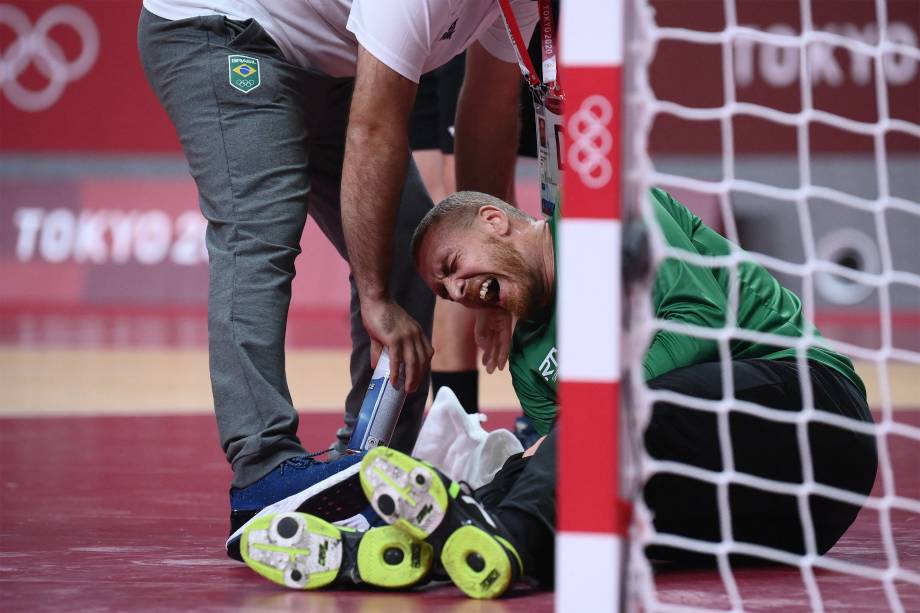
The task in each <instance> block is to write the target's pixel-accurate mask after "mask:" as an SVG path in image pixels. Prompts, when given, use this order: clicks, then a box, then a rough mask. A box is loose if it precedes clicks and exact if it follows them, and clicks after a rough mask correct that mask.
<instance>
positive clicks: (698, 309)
mask: <svg viewBox="0 0 920 613" xmlns="http://www.w3.org/2000/svg"><path fill="white" fill-rule="evenodd" d="M652 196H653V197H654V200H653V202H654V206H655V212H656V215H655V219H656V221H657V222H658V226H659V227H660V229H661V231H662V233H663V234H664V237H665V239H666V241H667V242H668V244H669V245H670V246H672V247H677V248H678V249H683V250H685V251H689V252H691V253H698V250H697V248H696V246H695V245H694V242H693V238H694V236H695V235H696V234H697V233H698V232H700V230H701V229H706V230H708V231H710V232H711V230H709V229H708V227H706V226H705V225H703V224H702V222H701V221H700V220H699V218H697V217H696V216H695V215H693V214H692V213H691V212H690V211H688V210H687V209H686V208H684V207H683V206H682V205H679V204H677V203H676V202H675V201H674V200H673V199H672V198H671V197H670V196H669V195H668V194H667V193H665V192H663V191H660V190H657V191H656V192H653V193H652ZM652 300H653V303H654V309H655V317H657V318H659V319H665V320H669V321H676V322H682V323H687V324H691V325H696V326H700V327H704V328H712V329H716V328H721V327H723V326H724V325H725V316H726V310H727V308H728V301H727V299H726V296H725V290H724V289H723V288H722V287H721V286H720V285H719V283H718V281H716V277H715V275H713V272H712V269H710V268H706V267H703V266H694V265H692V264H688V263H687V262H684V261H682V260H678V259H673V258H669V259H667V260H665V261H664V262H662V264H661V266H659V268H658V270H657V271H656V273H655V282H654V286H653V288H652ZM717 356H718V344H717V343H716V342H715V341H712V340H709V339H704V338H700V337H696V336H690V335H688V334H681V333H678V332H671V331H667V330H662V331H660V332H658V333H657V334H655V337H654V339H652V344H651V346H650V347H649V349H648V351H647V352H646V354H645V359H644V360H643V368H644V372H645V378H646V379H652V378H654V377H657V376H658V375H662V374H664V373H666V372H668V371H671V370H674V369H676V368H681V367H683V366H690V365H692V364H699V363H701V362H707V361H710V360H715V359H717Z"/></svg>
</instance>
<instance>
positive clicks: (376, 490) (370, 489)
mask: <svg viewBox="0 0 920 613" xmlns="http://www.w3.org/2000/svg"><path fill="white" fill-rule="evenodd" d="M361 487H362V488H363V489H364V493H365V495H366V496H367V499H368V500H370V502H371V505H372V506H373V507H374V510H375V511H377V513H378V514H379V515H380V517H382V518H383V519H384V521H386V522H387V523H389V524H391V525H392V526H393V527H395V528H398V529H400V530H403V531H405V532H406V533H407V534H409V535H411V536H412V537H413V538H415V539H424V538H427V537H428V536H430V535H431V534H432V533H433V532H434V531H435V530H436V529H437V528H438V526H440V525H441V522H442V521H443V520H444V517H445V516H446V514H447V509H448V505H449V504H450V498H451V497H453V495H456V492H451V491H449V487H450V488H452V487H453V486H447V485H446V484H445V483H444V481H442V480H441V478H440V476H439V475H438V474H437V472H435V470H434V469H433V468H431V467H430V466H429V465H428V464H425V463H424V462H421V461H419V460H416V459H414V458H412V457H409V456H407V455H405V454H402V453H400V452H398V451H393V450H392V449H387V448H384V447H377V448H376V449H373V450H371V451H369V452H368V454H367V456H365V458H364V460H362V462H361ZM513 551H514V547H513V546H512V545H511V544H510V543H508V542H507V541H504V539H502V538H501V537H500V536H497V535H492V534H490V533H489V532H486V531H485V530H483V529H481V528H478V527H476V526H472V525H465V526H460V527H459V528H457V529H456V530H454V531H453V532H451V533H450V536H448V537H447V540H445V541H444V545H443V547H442V548H441V552H440V559H441V564H442V565H443V566H444V570H445V571H447V574H448V576H450V579H451V581H453V583H454V585H456V586H457V587H459V588H460V589H461V590H462V591H463V592H464V593H465V594H466V595H467V596H469V597H470V598H478V599H487V598H497V597H499V596H501V595H502V594H504V593H505V592H506V591H507V590H508V587H509V586H510V585H511V584H512V583H513V581H514V569H513V567H512V561H511V558H510V556H511V555H514V556H515V557H516V556H517V554H514V553H511V552H513ZM518 564H520V561H519V560H518Z"/></svg>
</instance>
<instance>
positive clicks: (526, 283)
mask: <svg viewBox="0 0 920 613" xmlns="http://www.w3.org/2000/svg"><path fill="white" fill-rule="evenodd" d="M489 244H490V248H491V250H492V258H493V259H494V261H495V268H496V270H497V271H501V273H502V274H503V275H504V276H505V277H507V278H509V279H512V280H513V281H514V283H515V285H517V286H518V289H519V290H520V291H519V292H518V293H517V294H514V293H506V294H505V308H506V309H507V310H508V311H510V312H511V314H512V315H514V316H515V317H516V318H518V319H528V318H529V317H531V316H533V315H534V314H535V313H536V312H537V311H539V310H540V307H542V306H543V305H544V304H545V302H546V289H545V288H544V287H543V284H542V283H541V282H540V277H539V274H538V272H537V271H536V270H534V269H533V268H531V267H529V266H527V262H526V261H525V260H524V258H523V257H522V256H521V254H520V253H518V252H517V250H516V249H514V248H513V247H511V246H509V245H506V244H505V243H503V242H501V241H500V240H498V239H496V238H491V239H490V241H489ZM499 283H501V282H499Z"/></svg>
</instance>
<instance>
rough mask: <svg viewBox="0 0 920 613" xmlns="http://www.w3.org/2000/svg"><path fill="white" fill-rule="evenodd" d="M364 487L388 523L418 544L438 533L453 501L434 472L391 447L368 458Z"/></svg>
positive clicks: (363, 468) (363, 467)
mask: <svg viewBox="0 0 920 613" xmlns="http://www.w3.org/2000/svg"><path fill="white" fill-rule="evenodd" d="M361 487H362V489H364V494H365V495H366V496H367V499H368V500H369V501H370V503H371V506H373V507H374V510H375V511H377V513H378V514H379V515H380V516H381V517H382V518H383V519H384V521H386V522H387V523H388V524H390V525H392V526H396V527H397V528H399V529H400V530H403V531H404V532H405V533H407V534H409V535H410V536H412V537H413V538H415V539H417V540H422V539H424V538H426V537H427V536H429V535H430V534H431V533H432V532H434V531H435V530H436V529H437V527H438V526H439V525H440V524H441V521H442V520H443V519H444V515H445V514H446V512H447V505H448V503H449V501H450V499H449V496H448V491H447V486H446V485H445V484H444V482H443V481H441V478H440V477H439V476H438V474H437V473H436V472H435V471H434V469H433V468H431V467H430V466H429V465H427V464H425V463H424V462H420V461H419V460H416V459H414V458H412V457H410V456H407V455H406V454H404V453H400V452H398V451H395V450H393V449H389V448H387V447H376V448H374V449H372V450H370V451H369V452H368V453H367V455H366V456H364V459H363V460H362V461H361Z"/></svg>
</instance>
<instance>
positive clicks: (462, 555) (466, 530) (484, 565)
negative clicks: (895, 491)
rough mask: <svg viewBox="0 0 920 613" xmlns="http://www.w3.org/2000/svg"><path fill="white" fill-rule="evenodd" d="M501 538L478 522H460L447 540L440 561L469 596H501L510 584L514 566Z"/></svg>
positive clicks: (451, 577) (451, 578) (456, 583)
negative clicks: (476, 524) (477, 523)
mask: <svg viewBox="0 0 920 613" xmlns="http://www.w3.org/2000/svg"><path fill="white" fill-rule="evenodd" d="M500 540H502V539H501V537H499V536H493V535H491V534H489V533H488V532H486V531H485V530H483V529H481V528H477V527H476V526H461V527H460V528H457V529H456V530H454V531H453V532H452V533H451V535H450V536H449V537H448V539H447V540H446V541H445V542H444V548H443V549H442V550H441V564H442V565H443V566H444V570H446V571H447V574H448V576H450V580H451V581H453V582H454V585H456V586H457V587H459V588H460V589H461V590H463V593H464V594H466V595H467V596H469V597H470V598H498V597H499V596H501V595H502V594H504V593H505V592H506V591H507V590H508V588H509V587H510V586H511V583H512V582H513V580H514V570H513V568H512V566H511V559H510V558H509V557H508V555H509V554H508V551H507V550H506V549H505V547H504V546H503V545H502V543H501V542H500ZM508 547H510V544H509V545H508Z"/></svg>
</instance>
